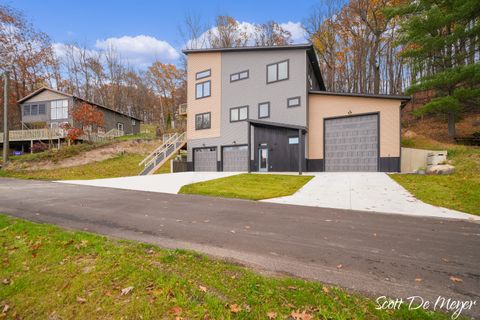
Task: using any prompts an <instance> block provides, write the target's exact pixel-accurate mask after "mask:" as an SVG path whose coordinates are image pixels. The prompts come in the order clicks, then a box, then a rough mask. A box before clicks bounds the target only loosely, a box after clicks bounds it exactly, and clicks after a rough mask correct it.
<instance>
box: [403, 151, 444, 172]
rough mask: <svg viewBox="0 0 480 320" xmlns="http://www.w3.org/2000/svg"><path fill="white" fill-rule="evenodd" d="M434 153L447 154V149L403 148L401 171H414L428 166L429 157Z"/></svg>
mask: <svg viewBox="0 0 480 320" xmlns="http://www.w3.org/2000/svg"><path fill="white" fill-rule="evenodd" d="M432 154H445V156H446V155H447V151H446V150H442V151H438V150H424V149H413V148H402V158H401V167H400V168H401V172H413V171H415V170H417V169H419V168H426V167H427V158H428V156H429V155H432Z"/></svg>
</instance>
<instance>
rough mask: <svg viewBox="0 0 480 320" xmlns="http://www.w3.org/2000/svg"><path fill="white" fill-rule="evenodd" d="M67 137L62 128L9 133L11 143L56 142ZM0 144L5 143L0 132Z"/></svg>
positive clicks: (11, 131) (12, 131)
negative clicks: (55, 140)
mask: <svg viewBox="0 0 480 320" xmlns="http://www.w3.org/2000/svg"><path fill="white" fill-rule="evenodd" d="M66 136H67V133H66V131H65V130H63V129H61V128H53V129H29V130H10V131H9V141H33V140H54V139H62V138H65V137H66ZM0 142H3V132H0Z"/></svg>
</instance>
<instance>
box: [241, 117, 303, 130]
mask: <svg viewBox="0 0 480 320" xmlns="http://www.w3.org/2000/svg"><path fill="white" fill-rule="evenodd" d="M247 121H248V122H249V123H250V124H253V125H260V126H267V127H278V128H288V129H296V130H303V131H307V127H304V126H297V125H294V124H287V123H280V122H270V121H264V120H254V119H249V120H247Z"/></svg>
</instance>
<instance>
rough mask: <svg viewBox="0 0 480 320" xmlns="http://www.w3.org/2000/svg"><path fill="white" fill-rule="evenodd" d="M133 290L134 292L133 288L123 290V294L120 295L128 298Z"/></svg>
mask: <svg viewBox="0 0 480 320" xmlns="http://www.w3.org/2000/svg"><path fill="white" fill-rule="evenodd" d="M132 290H133V287H126V288H123V289H122V292H120V295H121V296H126V295H127V294H129V293H130V292H132Z"/></svg>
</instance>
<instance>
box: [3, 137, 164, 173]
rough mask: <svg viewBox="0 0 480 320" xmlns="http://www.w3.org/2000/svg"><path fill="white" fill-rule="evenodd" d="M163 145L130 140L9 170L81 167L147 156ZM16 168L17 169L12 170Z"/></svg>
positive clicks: (158, 141)
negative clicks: (128, 155)
mask: <svg viewBox="0 0 480 320" xmlns="http://www.w3.org/2000/svg"><path fill="white" fill-rule="evenodd" d="M160 144H161V141H160V140H149V141H143V140H130V141H122V142H118V143H113V144H109V145H105V146H101V147H99V148H96V149H93V150H90V151H86V152H84V153H81V154H79V155H77V156H74V157H71V158H67V159H64V160H61V161H58V162H53V161H39V162H34V163H29V164H28V166H25V163H23V164H14V163H12V165H10V166H9V169H22V170H50V169H59V168H69V167H76V166H81V165H85V164H89V163H93V162H100V161H104V160H107V159H111V158H114V157H117V156H119V155H122V154H124V153H137V154H145V155H147V154H148V153H149V152H151V151H153V150H154V149H155V148H156V147H158V146H159V145H160ZM11 166H15V167H16V168H12V167H11Z"/></svg>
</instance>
